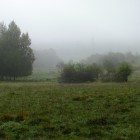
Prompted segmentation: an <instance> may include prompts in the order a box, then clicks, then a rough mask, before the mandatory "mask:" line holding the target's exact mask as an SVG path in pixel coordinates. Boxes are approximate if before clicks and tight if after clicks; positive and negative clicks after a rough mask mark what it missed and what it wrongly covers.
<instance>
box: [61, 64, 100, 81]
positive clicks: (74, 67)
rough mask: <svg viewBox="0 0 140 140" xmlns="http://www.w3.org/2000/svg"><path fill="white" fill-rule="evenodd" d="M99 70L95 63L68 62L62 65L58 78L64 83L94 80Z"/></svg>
mask: <svg viewBox="0 0 140 140" xmlns="http://www.w3.org/2000/svg"><path fill="white" fill-rule="evenodd" d="M100 71H101V70H100V68H99V66H98V65H97V64H92V65H84V64H81V63H77V64H73V63H69V64H65V65H64V66H63V69H62V71H61V74H60V79H59V80H60V82H64V83H81V82H94V81H95V80H97V79H98V76H99V73H100Z"/></svg>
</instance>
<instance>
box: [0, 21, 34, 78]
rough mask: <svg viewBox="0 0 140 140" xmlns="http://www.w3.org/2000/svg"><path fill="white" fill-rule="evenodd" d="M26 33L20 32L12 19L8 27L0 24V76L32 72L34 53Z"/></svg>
mask: <svg viewBox="0 0 140 140" xmlns="http://www.w3.org/2000/svg"><path fill="white" fill-rule="evenodd" d="M30 45H31V39H30V38H29V35H28V33H26V34H24V33H23V34H21V31H20V28H19V27H18V26H17V25H16V23H15V22H14V21H12V22H11V23H10V24H9V26H8V28H7V27H6V26H5V25H4V24H3V23H1V24H0V77H1V79H3V78H8V79H11V78H14V79H15V78H16V77H20V76H27V75H30V74H31V73H32V64H33V62H34V59H35V58H34V54H33V51H32V49H31V48H30V47H29V46H30Z"/></svg>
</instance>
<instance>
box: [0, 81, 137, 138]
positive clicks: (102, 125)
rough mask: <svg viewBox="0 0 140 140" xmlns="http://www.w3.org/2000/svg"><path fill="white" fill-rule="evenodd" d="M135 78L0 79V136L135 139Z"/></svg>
mask: <svg viewBox="0 0 140 140" xmlns="http://www.w3.org/2000/svg"><path fill="white" fill-rule="evenodd" d="M139 124H140V84H139V83H137V82H128V83H120V84H119V83H92V84H69V85H68V84H56V83H55V84H52V83H50V84H49V83H45V82H42V83H41V82H36V83H33V82H32V83H31V82H28V83H26V82H25V83H22V82H20V83H17V82H15V83H10V82H9V83H7V82H5V83H4V82H1V83H0V140H35V139H37V140H88V139H91V140H139V139H140V127H139Z"/></svg>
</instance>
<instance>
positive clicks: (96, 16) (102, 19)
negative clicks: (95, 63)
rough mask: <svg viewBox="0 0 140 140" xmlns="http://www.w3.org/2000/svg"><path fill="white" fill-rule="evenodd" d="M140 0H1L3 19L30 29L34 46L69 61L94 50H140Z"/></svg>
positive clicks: (0, 14) (134, 51) (28, 30)
mask: <svg viewBox="0 0 140 140" xmlns="http://www.w3.org/2000/svg"><path fill="white" fill-rule="evenodd" d="M139 7H140V1H139V0H12V1H11V0H1V5H0V20H1V22H4V23H5V24H7V25H8V24H9V23H10V22H11V21H12V20H14V21H15V22H16V24H17V25H18V26H19V27H20V28H21V31H23V32H28V33H29V36H30V38H31V40H32V46H31V47H32V48H33V49H35V50H39V49H41V50H45V49H49V48H53V49H54V50H56V52H57V54H58V55H59V57H61V58H62V59H64V60H66V61H68V60H71V59H74V60H80V59H82V58H85V57H88V56H90V55H91V54H94V53H105V52H110V51H115V52H129V51H131V52H133V53H136V52H140V49H139V46H140V26H139V25H140V18H139V13H140V8H139Z"/></svg>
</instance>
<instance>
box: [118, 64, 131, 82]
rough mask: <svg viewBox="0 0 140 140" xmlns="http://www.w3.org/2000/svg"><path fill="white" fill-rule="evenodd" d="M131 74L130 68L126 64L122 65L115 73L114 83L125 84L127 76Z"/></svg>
mask: <svg viewBox="0 0 140 140" xmlns="http://www.w3.org/2000/svg"><path fill="white" fill-rule="evenodd" d="M131 73H132V68H131V66H130V65H129V64H128V63H122V64H121V65H120V66H119V67H118V69H117V70H116V73H115V81H118V82H127V81H128V76H129V75H130V74H131Z"/></svg>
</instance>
